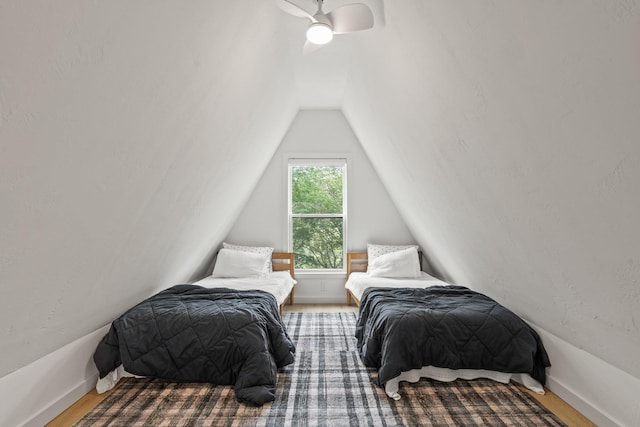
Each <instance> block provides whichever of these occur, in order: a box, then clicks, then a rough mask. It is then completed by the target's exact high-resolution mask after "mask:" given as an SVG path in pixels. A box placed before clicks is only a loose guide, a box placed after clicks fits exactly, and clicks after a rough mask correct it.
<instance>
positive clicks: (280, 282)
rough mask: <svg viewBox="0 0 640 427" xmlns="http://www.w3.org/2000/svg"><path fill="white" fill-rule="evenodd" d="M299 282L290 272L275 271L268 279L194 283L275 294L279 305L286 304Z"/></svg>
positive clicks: (244, 278)
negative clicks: (294, 286)
mask: <svg viewBox="0 0 640 427" xmlns="http://www.w3.org/2000/svg"><path fill="white" fill-rule="evenodd" d="M296 283H297V282H296V281H295V280H294V279H293V278H292V277H291V274H289V272H288V271H273V272H272V273H271V274H270V275H269V277H267V278H258V277H243V278H238V279H224V278H215V277H212V276H209V277H205V278H204V279H202V280H198V281H197V282H194V283H193V284H194V285H198V286H202V287H204V288H229V289H235V290H239V291H248V290H260V291H266V292H270V293H271V294H273V296H274V297H276V300H277V301H278V305H280V304H282V303H284V302H285V301H286V299H287V297H288V296H289V293H291V290H292V289H293V285H295V284H296Z"/></svg>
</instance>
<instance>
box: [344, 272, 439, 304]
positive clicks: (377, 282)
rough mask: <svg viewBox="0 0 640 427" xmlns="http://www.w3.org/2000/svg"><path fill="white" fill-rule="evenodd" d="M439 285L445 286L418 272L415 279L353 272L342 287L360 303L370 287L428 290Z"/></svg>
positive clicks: (433, 278)
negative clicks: (372, 275)
mask: <svg viewBox="0 0 640 427" xmlns="http://www.w3.org/2000/svg"><path fill="white" fill-rule="evenodd" d="M434 285H440V286H445V285H447V283H445V282H443V281H442V280H439V279H436V278H435V277H433V276H430V275H429V274H427V273H425V272H424V271H421V272H420V277H419V278H417V279H394V278H387V277H370V276H368V275H367V273H360V272H354V273H351V275H350V276H349V280H347V283H346V284H345V285H344V287H345V288H347V290H349V291H351V293H352V294H353V296H354V297H356V298H357V299H358V301H360V300H361V299H362V294H363V293H364V291H365V289H367V288H370V287H378V288H428V287H429V286H434Z"/></svg>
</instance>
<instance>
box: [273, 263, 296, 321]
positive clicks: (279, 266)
mask: <svg viewBox="0 0 640 427" xmlns="http://www.w3.org/2000/svg"><path fill="white" fill-rule="evenodd" d="M294 261H295V254H294V253H293V252H273V253H272V254H271V265H272V268H273V271H288V272H289V274H290V275H291V278H292V279H294V280H295V278H296V272H295V267H294V265H295V263H294ZM294 290H295V287H293V288H291V292H289V304H291V305H293V291H294ZM286 302H287V301H286V300H285V301H284V302H283V303H282V304H280V315H281V316H282V312H283V311H284V305H285V304H286Z"/></svg>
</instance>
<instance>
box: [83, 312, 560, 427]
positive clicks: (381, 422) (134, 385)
mask: <svg viewBox="0 0 640 427" xmlns="http://www.w3.org/2000/svg"><path fill="white" fill-rule="evenodd" d="M283 318H284V321H285V324H286V326H287V330H288V331H289V335H290V336H291V338H292V339H293V341H294V342H295V343H296V347H297V353H296V361H295V363H294V364H292V365H290V366H287V367H285V368H284V369H282V370H281V372H280V373H279V375H278V385H277V392H276V400H275V401H274V402H272V403H270V404H266V405H264V406H262V407H260V408H255V407H250V406H247V405H244V404H239V403H238V402H237V401H236V399H235V394H234V392H233V389H232V387H228V386H211V385H209V384H190V383H188V384H187V383H172V382H166V381H161V380H156V379H133V378H131V379H127V380H125V381H123V382H122V383H121V384H119V385H118V387H117V388H116V389H115V390H114V391H113V392H112V393H111V394H110V395H109V396H108V397H107V398H106V399H105V400H103V401H102V402H101V403H100V404H98V406H96V407H95V408H94V409H93V410H91V411H90V412H89V413H88V414H86V415H85V416H84V417H83V418H82V419H81V420H79V421H78V422H77V423H76V424H74V425H75V426H93V427H95V426H130V427H133V426H175V427H182V426H278V427H279V426H473V425H485V426H563V425H564V424H563V423H562V422H561V421H560V420H559V419H558V418H557V417H556V416H555V415H553V414H552V413H551V412H549V411H548V410H547V409H545V408H544V407H543V406H542V405H541V404H540V403H539V402H538V401H537V400H535V399H534V398H533V397H531V396H529V395H528V394H527V392H526V391H525V390H524V389H523V388H522V387H521V386H519V385H514V384H507V385H505V384H500V383H496V382H493V381H489V380H474V381H462V380H458V381H455V382H452V383H441V382H437V381H431V380H426V379H423V380H421V381H420V382H418V383H415V384H406V383H401V386H400V390H399V393H400V394H401V395H402V399H400V400H399V401H394V400H392V399H389V398H388V397H387V396H386V394H385V393H384V390H382V389H381V388H378V387H376V386H374V385H373V384H371V378H372V376H373V375H375V371H372V370H369V369H367V368H365V367H364V366H363V365H362V363H361V362H360V359H359V357H358V353H357V350H356V342H355V338H354V328H355V323H356V314H355V313H285V314H284V317H283Z"/></svg>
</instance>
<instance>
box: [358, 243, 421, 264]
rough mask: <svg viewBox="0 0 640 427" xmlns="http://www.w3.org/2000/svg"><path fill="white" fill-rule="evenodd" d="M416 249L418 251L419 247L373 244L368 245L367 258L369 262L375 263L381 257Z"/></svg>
mask: <svg viewBox="0 0 640 427" xmlns="http://www.w3.org/2000/svg"><path fill="white" fill-rule="evenodd" d="M409 248H416V250H418V245H374V244H372V243H368V244H367V258H368V262H371V261H373V260H374V259H376V258H378V257H379V256H382V255H385V254H389V253H391V252H397V251H401V250H404V249H409Z"/></svg>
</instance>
